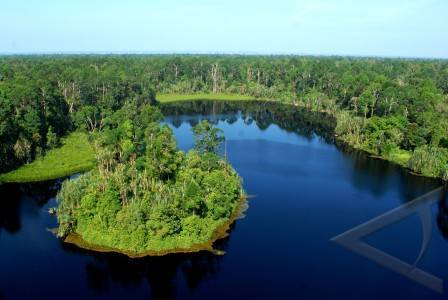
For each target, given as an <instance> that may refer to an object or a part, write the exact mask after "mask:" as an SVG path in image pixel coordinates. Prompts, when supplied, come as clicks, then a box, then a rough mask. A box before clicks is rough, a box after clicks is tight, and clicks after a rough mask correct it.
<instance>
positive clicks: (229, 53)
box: [0, 51, 448, 60]
mask: <svg viewBox="0 0 448 300" xmlns="http://www.w3.org/2000/svg"><path fill="white" fill-rule="evenodd" d="M50 55H54V56H64V55H73V56H76V55H79V56H81V55H98V56H107V55H123V56H124V55H154V56H157V55H167V56H168V55H173V56H174V55H179V56H182V55H185V56H188V55H203V56H207V55H209V56H297V57H299V56H300V57H341V58H343V57H346V58H375V59H411V60H412V59H414V60H448V56H447V57H440V56H406V55H403V56H399V55H363V54H324V53H317V54H316V53H315V54H311V53H299V52H271V53H266V52H257V51H244V52H232V51H223V52H213V51H23V52H10V51H5V52H1V51H0V56H50Z"/></svg>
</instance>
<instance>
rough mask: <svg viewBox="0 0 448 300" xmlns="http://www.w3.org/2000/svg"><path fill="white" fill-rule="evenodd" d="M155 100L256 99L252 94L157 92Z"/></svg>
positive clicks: (165, 101) (164, 101)
mask: <svg viewBox="0 0 448 300" xmlns="http://www.w3.org/2000/svg"><path fill="white" fill-rule="evenodd" d="M156 98H157V101H159V102H162V103H167V102H177V101H189V100H225V101H247V100H257V99H256V98H255V97H253V96H244V95H235V94H159V95H157V97H156Z"/></svg>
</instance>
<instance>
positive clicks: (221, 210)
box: [57, 101, 244, 254]
mask: <svg viewBox="0 0 448 300" xmlns="http://www.w3.org/2000/svg"><path fill="white" fill-rule="evenodd" d="M161 120H162V114H161V113H160V111H159V109H158V108H156V107H154V106H150V105H148V104H138V103H137V102H136V101H128V102H126V104H125V105H124V106H123V107H122V108H121V109H119V110H117V111H116V112H114V113H113V114H112V115H111V117H110V118H108V120H107V121H106V122H105V124H104V128H103V130H102V132H101V133H98V132H97V133H95V134H94V135H93V140H94V144H95V148H96V149H95V153H96V158H97V167H96V168H94V169H93V170H92V171H90V172H87V173H85V174H83V175H81V176H80V177H78V178H76V179H73V180H67V181H65V182H64V183H63V184H62V188H61V190H60V192H59V194H58V199H59V206H58V209H57V216H58V221H59V229H58V234H59V236H61V237H67V236H68V235H70V234H76V235H78V236H80V237H81V238H82V241H83V242H87V243H88V244H90V245H94V246H101V247H108V248H112V249H114V250H119V251H124V252H125V253H127V254H130V253H132V254H142V253H147V252H148V251H172V250H176V249H190V248H191V247H194V246H195V245H198V244H204V243H207V242H208V241H210V239H212V238H213V236H214V234H215V231H216V230H217V229H218V228H219V227H220V226H223V225H226V224H227V222H233V219H232V218H231V217H232V215H234V214H235V213H236V209H237V206H238V204H239V203H240V201H239V200H242V199H243V198H244V194H243V190H242V187H241V182H240V179H239V177H238V175H237V174H236V172H235V171H234V170H233V168H232V167H231V166H230V165H229V164H228V163H227V162H226V161H225V160H223V159H222V158H220V157H219V156H218V155H217V154H216V152H217V150H218V147H219V145H220V143H221V142H222V141H223V139H224V137H223V136H222V133H221V131H220V130H219V129H217V128H214V127H213V126H211V125H210V124H209V123H208V122H207V121H203V122H201V123H199V124H197V125H196V126H195V127H194V128H193V129H194V130H193V131H194V132H193V133H194V137H195V143H196V146H195V149H194V150H191V151H189V152H188V153H187V154H185V153H184V152H182V151H180V150H177V147H176V141H175V139H174V136H173V134H172V132H171V129H170V128H169V127H168V126H167V125H163V126H161V125H160V122H161Z"/></svg>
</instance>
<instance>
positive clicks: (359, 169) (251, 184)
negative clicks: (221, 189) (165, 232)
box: [0, 102, 448, 299]
mask: <svg viewBox="0 0 448 300" xmlns="http://www.w3.org/2000/svg"><path fill="white" fill-rule="evenodd" d="M239 108H240V109H237V108H236V106H235V104H231V103H228V104H225V103H212V102H205V103H200V102H196V103H184V104H182V105H180V106H176V105H171V106H167V107H164V108H163V110H164V112H165V114H166V115H167V117H166V119H165V123H167V124H169V126H170V127H171V128H172V129H173V131H174V134H175V135H176V138H177V140H178V146H179V148H181V149H184V150H187V149H190V148H191V147H192V146H193V139H192V134H191V130H190V129H191V126H192V125H194V124H196V123H197V122H199V121H200V120H202V119H208V120H209V121H211V122H213V123H215V124H216V125H217V126H218V127H219V128H221V129H222V130H223V131H224V133H225V136H226V138H227V142H226V145H225V146H223V147H222V149H221V150H222V154H223V155H224V153H225V154H226V155H227V157H228V159H229V160H230V162H231V163H232V164H233V166H234V167H235V169H236V170H237V171H238V173H239V174H240V175H241V177H242V178H243V179H244V187H245V189H246V191H247V193H248V194H250V195H253V196H254V197H253V198H251V199H250V200H249V205H250V207H249V209H248V211H247V216H246V218H244V219H241V220H238V221H237V222H236V224H234V226H233V228H232V231H231V235H230V237H228V238H226V239H224V240H222V241H219V242H218V243H217V245H216V247H217V248H219V249H223V250H225V251H226V255H224V256H214V255H212V254H210V253H206V252H204V253H197V254H193V255H170V256H166V257H157V258H144V259H137V260H132V259H128V258H126V257H124V256H121V255H118V254H96V253H92V252H87V251H83V250H80V249H77V248H75V247H73V246H68V245H64V244H62V243H61V242H60V241H59V240H58V239H56V238H55V237H54V236H53V235H52V234H51V233H50V232H48V231H47V228H54V227H56V219H55V217H53V216H50V215H49V214H48V208H50V207H54V206H56V200H55V198H54V197H55V194H56V192H57V189H58V188H59V184H60V182H50V183H40V184H34V185H6V186H3V187H1V188H0V198H1V200H0V299H22V298H31V297H34V298H35V299H49V298H57V299H90V298H95V299H133V298H137V299H140V298H143V299H229V298H243V299H299V298H312V299H316V298H326V299H327V298H336V299H338V298H344V299H350V298H355V299H358V298H363V299H366V298H372V299H378V298H380V297H383V298H386V299H389V298H395V299H402V298H406V299H422V298H425V299H432V298H434V299H437V298H441V299H443V298H444V297H446V294H439V293H437V292H434V291H432V290H430V289H428V288H426V287H424V286H422V285H419V284H417V283H415V282H413V281H410V280H409V279H407V278H404V277H402V276H401V275H399V274H397V273H394V272H392V271H390V270H388V269H385V268H383V267H381V266H379V265H377V264H375V263H373V262H371V261H370V260H368V259H366V258H364V257H362V256H359V255H357V254H355V253H353V252H350V251H348V250H346V249H345V248H342V247H340V246H338V245H337V244H335V243H333V242H330V241H329V239H330V238H332V237H334V236H335V235H338V234H340V233H342V232H345V231H346V230H349V229H351V228H353V227H354V226H356V225H359V224H361V223H364V222H366V221H368V220H370V219H371V218H373V217H376V216H378V215H380V214H382V213H385V212H387V211H389V210H390V209H393V208H395V207H398V206H400V205H402V204H404V203H406V202H407V201H410V200H412V199H413V198H415V197H417V196H420V195H422V194H424V193H425V192H428V191H430V190H432V189H434V188H436V187H438V186H439V185H440V184H439V183H438V182H437V181H435V180H429V179H425V178H421V177H416V176H412V175H410V174H407V173H406V172H405V171H403V170H401V169H400V168H398V167H396V166H394V165H392V164H389V163H387V162H384V161H380V160H376V159H371V158H368V157H366V156H365V155H363V154H360V153H348V152H346V151H343V150H341V148H340V147H338V146H336V145H335V144H334V143H333V141H332V139H331V136H330V135H329V136H327V135H326V134H325V132H328V131H329V130H331V129H332V127H334V121H333V120H331V118H329V117H328V116H323V115H319V114H311V115H307V116H305V115H304V114H303V113H302V112H300V111H290V110H287V109H285V108H282V107H276V106H273V105H270V104H259V103H247V104H244V105H243V104H240V105H239ZM311 125H312V126H311ZM313 128H314V129H313ZM445 198H446V197H445ZM446 201H447V199H443V196H442V198H441V199H440V201H439V202H438V203H436V204H434V205H433V206H432V207H431V210H432V213H433V215H432V237H431V241H430V243H429V246H428V248H427V251H426V252H425V254H424V256H423V258H422V259H421V261H420V262H419V264H418V267H419V268H421V269H424V270H426V271H427V272H429V273H431V274H433V275H435V276H437V277H439V278H441V279H444V280H448V241H447V240H446V237H447V236H448V208H447V206H446V205H445V202H446ZM421 232H422V229H421V224H420V220H419V218H418V217H417V215H412V216H410V217H408V218H406V219H403V220H402V221H400V222H398V223H396V224H394V225H392V226H389V227H387V228H384V229H383V230H380V231H378V232H375V233H373V234H371V235H370V236H367V237H366V238H365V239H364V241H366V242H367V243H369V244H371V245H372V246H374V247H376V248H379V249H381V250H383V251H385V252H387V253H390V254H391V255H394V256H396V257H399V258H400V259H402V260H404V261H407V262H409V263H411V264H412V263H413V262H414V260H415V259H416V257H417V256H418V253H419V251H420V246H421V240H422V233H421Z"/></svg>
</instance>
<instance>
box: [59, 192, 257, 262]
mask: <svg viewBox="0 0 448 300" xmlns="http://www.w3.org/2000/svg"><path fill="white" fill-rule="evenodd" d="M248 199H249V197H247V195H244V196H242V197H240V199H239V200H238V202H237V203H236V205H235V208H234V211H233V213H232V215H231V216H230V217H229V219H228V220H227V221H225V222H224V223H223V224H221V225H219V226H218V227H216V228H215V230H214V231H213V233H212V236H211V238H210V239H209V240H208V241H206V242H203V243H197V244H193V245H192V246H191V247H189V248H174V249H165V250H147V251H144V252H135V251H127V250H121V249H117V248H113V247H107V246H101V245H95V244H92V243H89V242H87V241H85V240H84V239H83V238H82V237H81V236H80V235H79V234H77V233H70V234H69V235H67V236H66V237H65V238H64V239H62V241H63V242H64V243H67V244H71V245H74V246H76V247H78V248H81V249H84V250H88V251H95V252H99V253H118V254H122V255H125V256H127V257H129V258H142V257H146V256H165V255H169V254H176V253H184V254H185V253H195V252H200V251H208V252H211V253H213V254H215V255H224V254H225V252H224V251H222V250H218V249H214V248H213V244H214V243H215V242H216V241H218V240H220V239H223V238H225V237H227V236H228V235H229V232H228V231H229V230H230V227H231V226H232V224H234V223H235V222H236V221H237V220H239V219H242V218H244V217H245V214H244V213H245V212H246V210H247V209H248V207H249V205H248Z"/></svg>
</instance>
